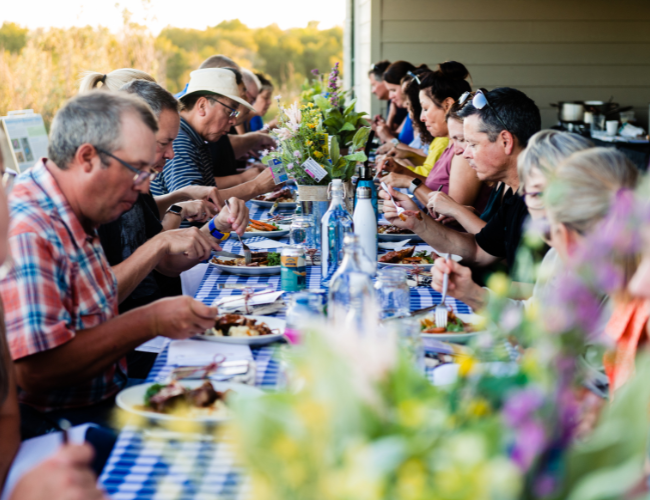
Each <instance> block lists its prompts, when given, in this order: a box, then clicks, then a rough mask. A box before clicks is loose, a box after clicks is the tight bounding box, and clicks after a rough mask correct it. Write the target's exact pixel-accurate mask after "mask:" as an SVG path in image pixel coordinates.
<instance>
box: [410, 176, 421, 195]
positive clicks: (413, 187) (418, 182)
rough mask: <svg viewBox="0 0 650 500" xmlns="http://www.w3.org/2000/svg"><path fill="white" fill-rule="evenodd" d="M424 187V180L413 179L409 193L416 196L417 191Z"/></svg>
mask: <svg viewBox="0 0 650 500" xmlns="http://www.w3.org/2000/svg"><path fill="white" fill-rule="evenodd" d="M421 185H422V179H413V180H412V181H411V184H410V185H409V193H411V194H414V193H415V190H416V189H417V188H419V187H420V186H421Z"/></svg>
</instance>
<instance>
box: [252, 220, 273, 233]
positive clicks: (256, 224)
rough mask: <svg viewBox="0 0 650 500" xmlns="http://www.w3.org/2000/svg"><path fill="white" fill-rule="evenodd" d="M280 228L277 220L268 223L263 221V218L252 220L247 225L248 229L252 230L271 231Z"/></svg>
mask: <svg viewBox="0 0 650 500" xmlns="http://www.w3.org/2000/svg"><path fill="white" fill-rule="evenodd" d="M279 230H280V228H279V227H278V226H277V224H276V223H275V222H273V223H271V224H268V223H266V222H262V221H261V220H254V219H251V220H250V224H249V225H248V226H246V231H250V232H254V233H255V232H260V231H263V232H270V231H279Z"/></svg>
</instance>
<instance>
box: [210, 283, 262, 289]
mask: <svg viewBox="0 0 650 500" xmlns="http://www.w3.org/2000/svg"><path fill="white" fill-rule="evenodd" d="M217 288H218V289H219V290H245V289H246V288H269V285H245V284H243V283H219V284H217Z"/></svg>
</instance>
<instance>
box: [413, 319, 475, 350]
mask: <svg viewBox="0 0 650 500" xmlns="http://www.w3.org/2000/svg"><path fill="white" fill-rule="evenodd" d="M479 321H480V318H479V317H478V316H477V315H476V314H456V313H454V312H453V311H449V313H448V316H447V327H446V328H443V327H438V326H436V316H435V314H430V315H427V316H425V317H424V318H421V319H420V329H421V334H422V338H432V339H436V340H440V341H444V342H456V343H459V344H464V343H465V342H467V341H469V340H470V339H471V338H473V337H476V335H478V333H479V332H477V331H475V329H474V326H473V325H475V324H476V323H478V322H479Z"/></svg>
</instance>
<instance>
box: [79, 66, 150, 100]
mask: <svg viewBox="0 0 650 500" xmlns="http://www.w3.org/2000/svg"><path fill="white" fill-rule="evenodd" d="M131 80H147V81H149V82H154V83H156V80H154V78H153V77H152V76H151V75H149V74H147V73H145V72H144V71H140V70H139V69H133V68H122V69H116V70H115V71H111V72H110V73H108V74H105V75H103V74H102V73H97V72H96V71H84V72H83V73H82V79H81V83H80V84H79V93H80V94H83V93H84V92H89V91H90V90H92V89H96V88H98V86H99V84H100V83H101V84H102V87H101V88H104V87H106V88H107V89H108V90H120V89H121V88H122V86H123V85H125V84H127V83H129V82H130V81H131Z"/></svg>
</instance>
